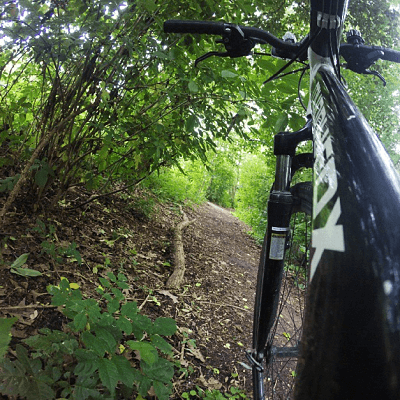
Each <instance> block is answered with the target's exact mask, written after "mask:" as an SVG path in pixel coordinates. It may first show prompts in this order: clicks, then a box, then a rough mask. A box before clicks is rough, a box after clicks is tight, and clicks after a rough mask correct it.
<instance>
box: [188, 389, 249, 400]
mask: <svg viewBox="0 0 400 400" xmlns="http://www.w3.org/2000/svg"><path fill="white" fill-rule="evenodd" d="M181 396H182V397H183V398H184V399H187V400H189V399H191V398H200V399H204V400H226V399H230V400H233V399H247V396H246V395H245V393H244V392H242V391H241V390H240V389H238V388H236V387H231V388H230V391H229V392H227V393H222V392H221V391H220V390H216V389H214V390H208V389H207V390H203V389H201V388H199V387H198V386H196V389H192V390H191V391H190V392H184V393H182V395H181Z"/></svg>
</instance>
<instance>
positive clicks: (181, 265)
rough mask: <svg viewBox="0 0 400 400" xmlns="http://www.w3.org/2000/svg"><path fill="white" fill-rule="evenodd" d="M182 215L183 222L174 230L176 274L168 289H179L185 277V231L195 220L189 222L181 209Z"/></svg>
mask: <svg viewBox="0 0 400 400" xmlns="http://www.w3.org/2000/svg"><path fill="white" fill-rule="evenodd" d="M180 210H181V213H182V214H183V221H182V222H179V224H178V225H177V226H176V227H175V229H174V231H175V232H174V272H173V273H172V275H171V276H170V277H169V279H168V281H167V287H169V288H171V289H177V288H179V287H180V285H181V284H182V280H183V276H184V275H185V269H186V264H185V252H184V250H183V239H182V236H183V230H184V229H185V228H186V227H187V226H188V225H190V224H192V223H193V222H194V221H196V220H195V219H193V220H192V221H189V219H188V217H187V215H186V214H185V212H184V211H183V210H182V207H180Z"/></svg>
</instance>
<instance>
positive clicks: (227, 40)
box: [164, 20, 400, 73]
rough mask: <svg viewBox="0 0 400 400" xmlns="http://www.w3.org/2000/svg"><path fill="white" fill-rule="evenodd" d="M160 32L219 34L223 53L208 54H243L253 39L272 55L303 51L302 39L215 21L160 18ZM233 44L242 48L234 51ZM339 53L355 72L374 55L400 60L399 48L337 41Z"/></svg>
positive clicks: (365, 68) (374, 58) (289, 55)
mask: <svg viewBox="0 0 400 400" xmlns="http://www.w3.org/2000/svg"><path fill="white" fill-rule="evenodd" d="M164 32H167V33H199V34H207V35H220V36H222V38H223V40H222V41H220V42H221V43H223V44H225V47H226V49H227V53H215V52H213V53H212V55H221V56H230V57H240V56H246V55H248V54H250V50H251V49H252V48H253V47H254V45H255V44H256V43H260V44H269V45H271V46H272V47H273V48H274V50H275V51H274V52H273V53H274V55H276V56H279V57H280V58H288V59H290V58H293V55H294V54H297V56H298V59H299V60H301V61H304V60H305V59H306V51H304V52H302V50H301V49H302V47H301V46H302V45H303V44H304V40H303V41H301V42H298V43H292V42H288V41H284V40H281V39H278V38H277V37H276V36H274V35H273V34H271V33H269V32H267V31H264V30H262V29H259V28H252V27H246V26H241V25H235V24H231V23H226V22H215V21H193V20H189V21H188V20H185V21H183V20H168V21H165V22H164ZM244 43H245V46H243V44H244ZM235 46H237V48H239V47H242V49H239V51H238V50H237V48H235ZM210 54H211V53H210ZM340 55H341V56H342V57H343V58H344V59H345V60H346V62H347V67H348V68H349V69H351V70H352V71H354V72H357V73H371V72H370V71H368V68H369V67H370V66H371V65H372V64H373V63H374V62H375V61H377V60H378V59H382V60H386V61H391V62H396V63H400V52H399V51H396V50H392V49H387V48H384V47H379V46H365V45H364V44H357V45H354V44H341V45H340ZM203 59H204V58H203Z"/></svg>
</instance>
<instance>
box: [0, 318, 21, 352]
mask: <svg viewBox="0 0 400 400" xmlns="http://www.w3.org/2000/svg"><path fill="white" fill-rule="evenodd" d="M17 321H18V318H17V317H13V318H0V359H2V358H3V356H4V355H5V354H6V353H7V350H8V344H9V343H10V340H11V333H10V331H11V327H12V326H13V324H15V322H17Z"/></svg>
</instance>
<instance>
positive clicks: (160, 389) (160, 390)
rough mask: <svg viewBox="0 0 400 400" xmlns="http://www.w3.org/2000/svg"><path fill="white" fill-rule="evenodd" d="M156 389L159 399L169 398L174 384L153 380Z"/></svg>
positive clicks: (166, 399) (165, 399)
mask: <svg viewBox="0 0 400 400" xmlns="http://www.w3.org/2000/svg"><path fill="white" fill-rule="evenodd" d="M153 387H154V391H155V393H156V395H157V398H158V399H159V400H168V399H169V396H170V394H171V390H172V385H169V386H167V385H165V384H164V383H162V382H159V381H154V382H153Z"/></svg>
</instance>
